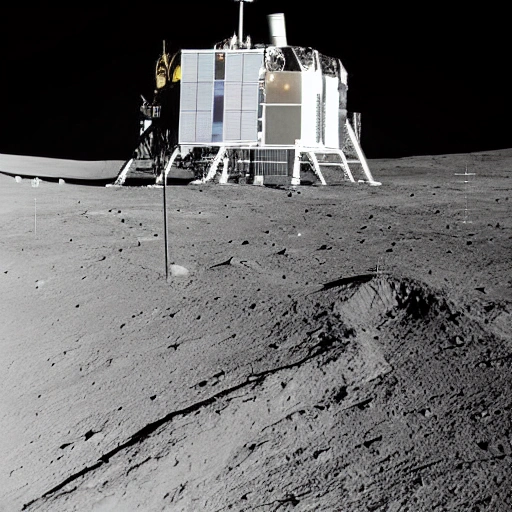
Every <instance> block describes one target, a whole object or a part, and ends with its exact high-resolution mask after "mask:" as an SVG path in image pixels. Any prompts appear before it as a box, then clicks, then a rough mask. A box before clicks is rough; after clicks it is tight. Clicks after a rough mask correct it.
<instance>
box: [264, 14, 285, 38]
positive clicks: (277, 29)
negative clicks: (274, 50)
mask: <svg viewBox="0 0 512 512" xmlns="http://www.w3.org/2000/svg"><path fill="white" fill-rule="evenodd" d="M267 18H268V26H269V29H270V39H271V42H272V44H273V45H274V46H288V43H287V41H286V25H285V22H284V14H283V13H282V12H280V13H276V14H269V15H268V16H267Z"/></svg>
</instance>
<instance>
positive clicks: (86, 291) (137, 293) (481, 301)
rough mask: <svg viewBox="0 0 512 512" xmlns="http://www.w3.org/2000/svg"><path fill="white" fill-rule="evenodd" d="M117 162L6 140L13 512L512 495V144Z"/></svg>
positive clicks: (391, 507) (5, 330)
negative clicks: (274, 169) (321, 174)
mask: <svg viewBox="0 0 512 512" xmlns="http://www.w3.org/2000/svg"><path fill="white" fill-rule="evenodd" d="M120 165H121V162H103V163H96V164H94V165H93V164H91V163H86V162H74V161H57V160H55V161H48V160H42V159H37V158H29V157H14V156H8V155H3V156H1V157H0V172H1V174H0V219H1V237H0V291H1V294H0V318H1V323H0V364H1V372H0V379H1V385H0V426H1V434H2V435H1V436H0V443H1V445H0V453H1V454H2V457H1V459H0V510H2V511H5V512H16V511H28V512H36V511H38V512H39V511H49V512H132V511H144V512H161V511H172V512H174V511H176V512H202V511H204V512H220V511H237V512H238V511H240V512H241V511H255V512H256V511H257V512H267V511H268V512H270V511H277V512H285V511H291V510H293V511H294V512H296V511H332V512H369V511H374V512H398V511H400V512H406V511H409V512H417V511H429V512H431V511H437V512H441V511H457V512H459V511H472V512H483V511H492V512H501V511H504V512H505V511H510V510H512V490H511V489H512V471H511V466H512V456H511V455H512V422H511V419H512V389H511V366H512V265H511V256H512V215H511V211H512V210H511V205H512V179H511V177H512V171H511V170H512V150H501V151H489V152H483V153H472V154H461V155H436V156H418V157H408V158H402V159H385V160H369V165H370V169H371V171H372V174H373V176H374V178H375V179H376V180H378V181H379V182H381V183H382V185H381V186H378V187H370V186H368V185H367V184H362V183H350V182H345V181H343V180H341V179H340V176H337V175H336V174H335V173H334V172H332V173H330V174H329V175H327V176H325V178H326V181H327V182H328V185H326V186H322V185H318V184H312V185H308V186H298V187H295V188H286V187H282V188H280V187H267V186H256V185H238V184H226V185H220V184H216V183H203V184H188V185H172V186H167V187H166V205H167V212H166V214H164V209H163V197H164V196H163V190H164V189H163V188H162V187H135V186H122V187H107V186H104V185H101V186H99V185H97V184H90V183H87V182H86V181H83V182H78V183H70V182H69V180H70V179H79V178H89V179H91V180H100V179H108V178H109V177H112V178H115V176H116V171H117V170H118V169H119V167H120ZM34 176H38V177H39V178H40V179H39V180H34V179H33V177H34ZM51 177H54V178H55V177H60V178H61V180H60V182H59V181H58V180H55V179H50V178H51ZM165 227H166V228H167V229H165ZM166 231H167V233H166ZM166 262H167V265H166Z"/></svg>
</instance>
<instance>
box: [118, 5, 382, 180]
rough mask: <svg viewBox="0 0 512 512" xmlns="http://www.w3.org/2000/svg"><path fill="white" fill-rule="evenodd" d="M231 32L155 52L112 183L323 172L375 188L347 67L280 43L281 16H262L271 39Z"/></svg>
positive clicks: (308, 176)
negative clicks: (131, 148) (134, 137)
mask: <svg viewBox="0 0 512 512" xmlns="http://www.w3.org/2000/svg"><path fill="white" fill-rule="evenodd" d="M247 1H249V0H241V1H240V25H239V32H238V35H237V34H234V35H233V37H231V38H228V39H226V40H224V41H221V42H220V43H218V44H216V45H214V47H213V48H212V49H205V50H181V51H179V52H176V53H174V54H173V55H171V54H170V53H168V52H167V51H166V48H165V43H164V47H163V52H162V54H161V56H160V57H159V59H158V61H157V63H156V69H155V76H156V84H155V86H156V88H155V93H154V98H153V100H152V101H151V102H148V101H147V100H146V99H144V98H142V99H143V104H142V106H141V109H140V112H141V119H140V137H139V144H138V147H137V148H136V150H135V152H134V154H133V157H132V158H131V159H129V160H128V161H127V162H125V164H124V165H123V167H122V168H121V170H120V172H119V175H118V177H117V179H116V182H115V184H116V185H123V184H126V183H127V182H129V181H130V180H146V181H147V180H149V181H150V182H152V183H155V184H161V183H163V180H164V179H165V180H166V182H165V183H167V182H168V181H167V180H168V179H169V178H170V177H182V178H184V177H189V178H190V180H191V181H192V182H196V183H205V182H209V181H215V182H218V183H228V182H236V183H239V184H244V183H251V184H255V185H281V186H296V185H301V184H307V183H319V184H323V185H325V184H327V181H326V179H325V177H324V174H329V175H331V176H332V175H333V173H335V175H336V176H338V177H341V179H343V180H347V181H351V182H356V181H357V182H364V183H368V184H370V185H380V183H379V182H377V181H375V180H374V179H373V177H372V174H371V172H370V169H369V167H368V164H367V161H366V158H365V155H364V153H363V151H362V148H361V145H360V126H361V125H360V116H359V115H358V114H353V115H352V116H349V115H348V114H347V72H346V71H345V68H344V67H343V65H342V63H341V61H340V60H339V59H337V58H333V57H327V56H325V55H322V54H321V53H319V52H318V51H317V50H314V49H312V48H304V47H298V46H290V45H288V43H287V38H286V29H285V21H284V15H283V14H271V15H269V16H268V22H269V28H270V33H271V40H272V43H271V44H255V45H253V44H252V42H251V40H250V37H249V36H248V37H246V38H245V39H243V4H244V2H247Z"/></svg>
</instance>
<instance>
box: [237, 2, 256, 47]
mask: <svg viewBox="0 0 512 512" xmlns="http://www.w3.org/2000/svg"><path fill="white" fill-rule="evenodd" d="M252 1H253V0H235V2H239V4H240V14H239V15H238V42H239V43H240V44H241V43H242V41H243V39H244V3H246V2H252Z"/></svg>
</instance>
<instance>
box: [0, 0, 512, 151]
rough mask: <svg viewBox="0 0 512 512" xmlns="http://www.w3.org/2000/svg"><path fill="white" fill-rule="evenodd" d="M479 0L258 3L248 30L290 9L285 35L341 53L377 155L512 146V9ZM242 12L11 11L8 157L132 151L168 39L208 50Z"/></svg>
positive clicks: (352, 97)
mask: <svg viewBox="0 0 512 512" xmlns="http://www.w3.org/2000/svg"><path fill="white" fill-rule="evenodd" d="M470 5H471V4H469V3H468V4H467V5H466V6H465V7H464V8H463V9H461V8H459V10H457V11H454V10H453V8H452V7H451V5H448V4H444V5H437V6H436V5H433V4H424V5H423V6H421V5H420V4H412V3H411V4H409V5H408V6H407V7H405V6H401V7H398V6H396V7H393V6H390V5H385V4H381V5H379V6H377V7H375V6H372V5H371V4H370V3H361V2H360V3H357V4H355V3H354V4H353V5H351V4H349V3H348V2H347V3H330V2H329V3H327V2H309V3H308V4H305V3H299V2H290V1H286V2H280V1H274V2H270V1H266V0H255V2H254V3H246V4H245V8H244V33H245V34H249V35H250V36H251V39H252V41H253V43H269V42H270V36H269V30H268V23H267V15H268V14H272V13H276V12H282V13H284V15H285V20H286V30H287V38H288V44H290V45H296V46H310V47H313V48H315V49H317V50H319V51H320V52H321V53H324V54H325V55H329V56H333V57H339V58H340V59H341V61H342V62H343V64H344V66H345V68H346V69H347V71H348V81H349V82H348V83H349V91H348V107H349V111H351V112H361V114H362V145H363V149H364V150H365V153H366V155H367V157H368V158H379V157H400V156H409V155H420V154H442V153H462V152H464V153H465V152H471V151H483V150H492V149H502V148H509V147H512V130H511V129H510V128H509V119H510V114H511V109H510V105H509V104H510V102H509V100H508V98H509V95H510V86H511V80H510V79H509V78H508V76H509V74H510V71H509V68H510V63H509V53H510V43H509V42H508V34H509V30H508V29H507V27H506V19H507V17H506V14H505V11H503V12H500V11H499V10H494V9H490V8H487V7H486V6H485V5H482V4H475V5H478V9H474V8H472V7H470ZM335 7H336V9H335ZM238 21H239V4H238V3H237V2H235V1H233V0H219V1H217V2H181V3H180V4H179V5H178V4H174V3H171V2H168V3H165V4H159V3H157V2H141V3H139V4H138V5H131V4H130V3H129V2H127V3H126V4H125V5H123V6H122V7H120V6H117V5H112V4H111V3H109V2H104V3H103V4H101V6H94V5H90V4H87V5H86V4H80V3H77V4H75V5H72V6H70V5H68V6H65V5H59V4H56V5H55V6H52V5H48V4H47V5H44V6H36V7H32V6H31V7H28V8H27V7H25V6H23V7H22V6H21V5H20V6H19V7H16V5H14V6H11V7H9V8H4V12H3V14H2V21H1V30H0V57H1V62H2V67H3V70H2V75H1V81H0V92H1V98H2V100H3V103H4V105H3V109H2V121H1V125H0V126H1V132H0V153H9V154H20V155H37V156H52V157H59V158H73V159H75V158H76V159H90V160H96V159H121V160H123V159H127V158H129V157H130V155H131V153H132V151H133V149H134V147H135V145H136V141H137V136H138V129H139V127H138V109H139V105H140V95H141V94H143V95H144V96H145V97H147V98H151V97H152V91H153V89H154V66H155V62H156V59H157V58H158V56H159V54H160V51H161V48H162V41H163V40H165V41H166V44H167V48H168V50H169V51H171V52H174V51H178V50H180V49H192V48H212V47H213V45H214V44H215V43H217V42H219V41H221V40H222V39H225V38H227V37H229V36H231V35H233V33H234V32H237V31H238Z"/></svg>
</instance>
